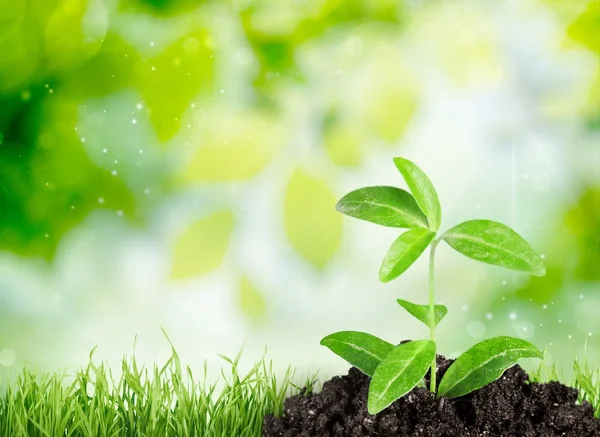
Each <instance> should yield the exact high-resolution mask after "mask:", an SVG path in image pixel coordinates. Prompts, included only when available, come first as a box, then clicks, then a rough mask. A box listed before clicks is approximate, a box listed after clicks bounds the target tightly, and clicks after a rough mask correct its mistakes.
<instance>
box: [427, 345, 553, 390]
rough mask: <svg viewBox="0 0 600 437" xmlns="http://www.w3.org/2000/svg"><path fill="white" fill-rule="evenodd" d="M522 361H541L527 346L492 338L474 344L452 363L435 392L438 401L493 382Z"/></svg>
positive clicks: (534, 350) (539, 354)
mask: <svg viewBox="0 0 600 437" xmlns="http://www.w3.org/2000/svg"><path fill="white" fill-rule="evenodd" d="M522 358H543V354H542V352H541V351H540V350H539V349H538V348H537V347H535V346H534V345H532V344H531V343H529V342H527V341H525V340H521V339H519V338H513V337H494V338H490V339H487V340H484V341H482V342H479V343H477V344H476V345H475V346H473V347H471V348H470V349H469V350H468V351H466V352H465V353H463V354H462V355H461V356H460V357H458V358H457V359H456V361H454V363H452V365H451V366H450V367H449V368H448V370H447V371H446V373H445V374H444V377H443V378H442V381H441V382H440V385H439V388H438V397H440V396H446V397H449V398H456V397H458V396H463V395H466V394H467V393H470V392H472V391H474V390H477V389H479V388H481V387H484V386H486V385H488V384H489V383H490V382H494V381H495V380H497V379H498V378H500V376H502V374H503V373H504V371H505V370H506V369H508V368H509V367H512V366H514V365H515V364H516V363H517V361H518V360H520V359H522Z"/></svg>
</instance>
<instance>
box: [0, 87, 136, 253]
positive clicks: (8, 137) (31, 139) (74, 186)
mask: <svg viewBox="0 0 600 437" xmlns="http://www.w3.org/2000/svg"><path fill="white" fill-rule="evenodd" d="M0 107H4V108H12V110H11V111H10V112H9V113H3V112H2V111H0V131H2V132H3V135H4V140H3V144H2V147H0V211H2V214H0V248H1V249H10V250H13V251H15V252H16V253H19V254H22V255H26V256H42V257H44V258H46V259H52V257H53V256H54V253H55V250H56V247H57V245H58V243H59V242H60V239H61V238H62V237H63V235H65V233H67V232H68V231H69V230H70V229H72V228H73V227H75V226H76V225H78V224H79V223H81V221H82V220H83V219H84V218H85V217H86V216H87V215H88V213H89V212H90V211H92V210H94V209H97V208H107V209H112V210H114V211H122V213H123V214H124V215H130V214H132V213H133V211H134V205H135V199H134V197H133V195H132V194H131V192H130V191H129V190H128V189H127V188H126V187H125V185H124V184H123V182H122V181H121V180H120V179H119V178H116V177H113V176H112V175H111V174H110V173H109V172H108V171H105V170H102V169H100V168H98V167H97V166H96V165H94V164H93V163H92V162H91V160H90V159H89V157H88V155H87V153H86V150H85V149H84V148H83V145H82V143H81V140H80V138H79V137H78V136H77V133H76V132H75V130H74V129H73V126H75V125H76V124H77V105H76V103H74V102H72V101H70V100H68V99H62V98H61V97H60V95H53V96H52V98H48V91H47V89H46V88H45V87H39V88H35V89H32V90H31V96H30V97H29V98H28V99H26V100H23V99H22V98H21V97H20V96H16V97H14V98H13V99H9V100H8V101H6V102H3V101H0ZM100 199H101V200H100Z"/></svg>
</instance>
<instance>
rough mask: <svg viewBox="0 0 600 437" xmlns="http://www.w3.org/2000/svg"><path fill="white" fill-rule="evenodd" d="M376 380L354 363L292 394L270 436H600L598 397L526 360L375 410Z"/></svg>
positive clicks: (268, 425) (273, 420)
mask: <svg viewBox="0 0 600 437" xmlns="http://www.w3.org/2000/svg"><path fill="white" fill-rule="evenodd" d="M437 362H438V372H437V375H438V381H439V378H440V377H441V376H442V375H443V374H444V372H445V371H446V369H447V368H448V366H449V365H450V364H451V363H452V361H451V360H446V359H445V358H444V357H442V356H438V358H437ZM428 378H429V375H427V377H426V379H428ZM369 381H370V378H369V377H368V376H366V375H364V374H363V373H361V372H360V371H359V370H357V369H356V368H354V367H353V368H351V369H350V371H349V372H348V375H347V376H336V377H334V378H333V379H331V380H329V381H327V382H326V383H325V384H323V391H322V392H321V393H318V394H300V395H297V396H293V397H290V398H288V399H286V401H285V406H284V413H283V416H282V417H280V418H277V417H273V416H267V417H265V421H264V426H263V432H264V435H265V437H392V436H393V437H399V436H436V437H437V436H448V437H449V436H461V437H467V436H503V437H504V436H505V437H511V436H514V437H517V436H518V437H529V436H544V437H552V436H573V437H574V436H577V437H582V436H586V437H593V436H600V420H598V419H594V417H593V409H592V407H591V406H590V404H588V403H587V402H584V403H583V404H582V405H578V404H576V400H577V390H575V389H573V388H570V387H567V386H564V385H562V384H560V383H558V382H550V383H544V384H541V383H531V382H529V377H528V375H527V373H525V371H524V370H523V369H522V368H521V367H519V366H514V367H513V368H511V369H509V370H507V371H506V372H505V373H504V375H503V376H502V377H501V378H500V379H499V380H497V381H496V382H493V383H492V384H490V385H488V386H486V387H484V388H482V389H481V390H478V391H476V392H473V393H470V394H468V395H466V396H463V397H460V398H456V399H444V398H442V399H435V397H434V396H433V395H432V394H431V393H430V392H429V391H428V390H426V389H424V388H415V389H413V390H412V391H411V392H410V393H408V394H407V395H406V396H404V397H403V398H401V399H398V400H397V401H396V402H394V403H393V404H392V405H391V406H390V407H389V408H387V409H385V410H384V411H382V412H381V413H379V414H377V415H375V416H372V415H370V414H369V413H368V412H367V394H368V389H369Z"/></svg>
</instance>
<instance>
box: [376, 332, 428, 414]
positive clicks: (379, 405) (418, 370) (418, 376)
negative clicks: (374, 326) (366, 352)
mask: <svg viewBox="0 0 600 437" xmlns="http://www.w3.org/2000/svg"><path fill="white" fill-rule="evenodd" d="M434 358H435V343H434V342H433V341H431V340H417V341H410V342H408V343H403V344H401V345H399V346H396V347H395V348H394V350H392V351H391V352H390V353H389V355H388V356H387V358H386V359H385V360H383V361H382V362H381V364H380V365H379V366H378V367H377V369H376V370H375V373H374V374H373V379H371V383H370V385H369V401H368V410H369V414H377V413H379V412H380V411H382V410H384V409H386V408H387V407H389V406H390V405H391V404H392V403H393V402H394V401H395V400H396V399H399V398H401V397H402V396H404V395H405V394H406V393H408V392H409V391H411V390H412V389H413V388H414V387H415V386H416V385H418V384H419V381H421V380H422V379H423V377H424V376H425V374H426V373H427V370H428V369H429V367H430V366H431V363H432V362H433V359H434Z"/></svg>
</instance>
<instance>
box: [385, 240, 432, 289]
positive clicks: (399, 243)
mask: <svg viewBox="0 0 600 437" xmlns="http://www.w3.org/2000/svg"><path fill="white" fill-rule="evenodd" d="M434 238H435V232H431V231H430V230H429V229H424V228H414V229H410V230H408V231H406V232H405V233H403V234H402V235H400V237H398V238H397V239H396V241H394V242H393V243H392V245H391V247H390V248H389V250H388V252H387V254H386V255H385V258H384V259H383V263H382V264H381V268H380V269H379V280H380V281H381V282H389V281H391V280H392V279H395V278H397V277H398V276H400V275H401V274H402V273H404V272H405V271H406V270H407V269H408V268H409V267H410V266H411V265H412V264H413V263H414V262H415V261H416V260H417V259H418V258H419V256H421V254H422V253H423V252H424V251H425V249H427V246H429V244H430V243H431V242H432V241H433V239H434Z"/></svg>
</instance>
